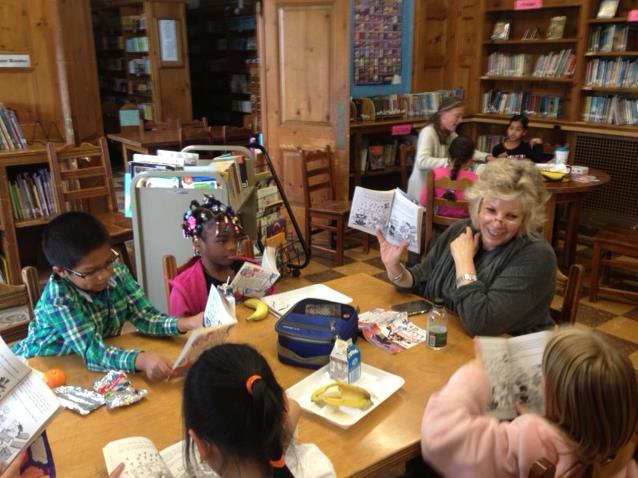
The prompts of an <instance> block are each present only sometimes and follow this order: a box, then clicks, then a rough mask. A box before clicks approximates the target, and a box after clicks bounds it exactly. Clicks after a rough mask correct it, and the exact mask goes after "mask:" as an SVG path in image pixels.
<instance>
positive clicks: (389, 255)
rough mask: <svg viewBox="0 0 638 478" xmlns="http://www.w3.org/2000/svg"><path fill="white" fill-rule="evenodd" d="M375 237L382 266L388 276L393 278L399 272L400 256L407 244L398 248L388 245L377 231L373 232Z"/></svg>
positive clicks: (403, 243)
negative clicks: (377, 241)
mask: <svg viewBox="0 0 638 478" xmlns="http://www.w3.org/2000/svg"><path fill="white" fill-rule="evenodd" d="M375 235H376V236H377V239H378V240H379V252H380V253H381V260H382V261H383V265H385V268H386V271H387V273H388V276H389V277H394V276H396V275H397V274H399V273H400V272H401V256H402V255H403V252H404V251H405V250H406V249H407V248H408V243H407V242H405V241H404V242H402V243H401V244H399V245H398V246H395V245H394V244H390V243H389V242H388V241H386V240H385V237H383V234H382V233H381V231H380V230H379V229H377V230H376V231H375Z"/></svg>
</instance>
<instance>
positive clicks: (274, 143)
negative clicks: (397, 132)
mask: <svg viewBox="0 0 638 478" xmlns="http://www.w3.org/2000/svg"><path fill="white" fill-rule="evenodd" d="M262 7H263V8H262V12H263V35H262V37H261V38H262V39H263V41H262V45H261V46H260V51H261V52H263V53H262V56H261V79H262V83H263V89H264V91H267V92H268V94H267V95H266V96H265V97H264V99H263V100H262V109H263V112H262V116H263V118H264V125H265V128H266V130H267V131H268V134H267V136H266V137H265V144H266V148H267V149H268V151H269V153H270V156H271V157H272V159H273V163H274V165H275V168H276V170H277V173H278V174H279V176H280V177H281V179H282V182H283V183H284V188H285V192H286V194H287V195H288V196H289V199H290V202H291V204H292V206H293V209H294V211H295V215H296V217H297V220H298V221H299V222H300V223H301V222H303V214H302V212H303V197H302V195H301V194H300V191H301V190H300V187H301V162H300V160H299V156H298V152H297V149H298V148H302V149H307V150H311V149H322V148H325V147H326V146H327V145H329V146H330V147H331V148H332V149H333V150H334V151H335V163H334V171H335V176H336V178H335V179H336V181H335V182H336V189H337V195H338V197H339V198H346V197H347V195H348V182H349V161H348V154H349V153H348V147H349V129H348V121H349V74H348V72H349V65H350V58H349V57H350V55H349V51H350V37H349V18H350V17H349V2H346V1H342V0H332V1H325V0H273V1H270V2H265V3H263V4H262ZM300 213H301V214H300Z"/></svg>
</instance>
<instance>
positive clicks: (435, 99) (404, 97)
mask: <svg viewBox="0 0 638 478" xmlns="http://www.w3.org/2000/svg"><path fill="white" fill-rule="evenodd" d="M449 96H458V97H462V96H463V90H461V89H460V88H456V89H453V90H437V91H425V92H421V93H405V94H391V95H382V96H372V97H369V98H352V99H351V100H350V119H351V120H354V121H374V120H376V119H383V118H394V117H420V116H430V115H433V114H434V113H436V112H437V110H438V109H439V106H440V105H441V102H442V101H443V99H445V98H447V97H449Z"/></svg>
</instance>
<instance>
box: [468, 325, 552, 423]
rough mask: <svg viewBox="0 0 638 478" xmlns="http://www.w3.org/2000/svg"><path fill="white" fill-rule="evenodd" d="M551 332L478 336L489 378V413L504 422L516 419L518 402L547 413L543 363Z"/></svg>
mask: <svg viewBox="0 0 638 478" xmlns="http://www.w3.org/2000/svg"><path fill="white" fill-rule="evenodd" d="M550 336H551V332H549V331H542V332H536V333H533V334H527V335H520V336H518V337H512V338H500V337H477V338H476V339H475V340H476V342H477V344H478V350H479V355H480V359H481V361H482V362H483V367H484V368H485V371H486V372H487V375H488V376H489V378H490V384H491V390H492V394H491V397H490V401H489V405H488V408H489V413H490V414H492V415H494V416H496V417H497V418H499V419H501V420H509V419H513V418H515V417H516V416H517V412H516V403H517V402H521V403H522V404H523V405H525V406H526V407H527V408H528V409H529V410H531V411H533V412H536V413H538V414H539V415H541V416H542V415H543V414H544V409H545V404H544V398H543V390H542V375H543V374H542V361H543V351H544V350H545V344H546V343H547V340H548V339H549V337H550Z"/></svg>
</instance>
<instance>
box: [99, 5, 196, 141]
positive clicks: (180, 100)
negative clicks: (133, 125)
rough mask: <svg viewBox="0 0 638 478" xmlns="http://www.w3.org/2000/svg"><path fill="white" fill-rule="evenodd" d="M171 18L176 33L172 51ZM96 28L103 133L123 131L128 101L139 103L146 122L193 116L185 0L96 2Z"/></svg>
mask: <svg viewBox="0 0 638 478" xmlns="http://www.w3.org/2000/svg"><path fill="white" fill-rule="evenodd" d="M167 21H168V22H170V25H171V26H172V28H173V30H172V35H173V36H174V37H175V38H171V40H170V41H171V44H173V45H175V47H174V49H173V50H172V51H171V52H168V53H167V51H168V50H166V49H162V41H163V40H162V38H164V35H166V33H164V32H163V27H162V22H167ZM93 29H94V41H95V49H96V56H97V62H98V77H99V85H100V98H101V103H102V111H103V115H104V129H105V132H107V133H109V132H116V131H119V130H120V127H119V117H118V110H119V109H120V108H121V107H122V106H124V105H131V104H132V105H136V106H137V108H138V109H139V110H140V114H141V117H142V118H143V119H144V120H145V121H167V120H177V119H180V120H186V121H189V120H191V119H192V106H191V101H190V88H189V77H188V56H187V54H186V41H185V31H186V22H185V4H184V2H180V1H175V2H170V3H166V2H160V1H155V0H145V1H130V0H129V1H126V0H120V1H111V2H106V1H103V2H98V3H96V5H95V7H94V9H93ZM170 34H171V32H169V36H170ZM185 95H186V96H185Z"/></svg>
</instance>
